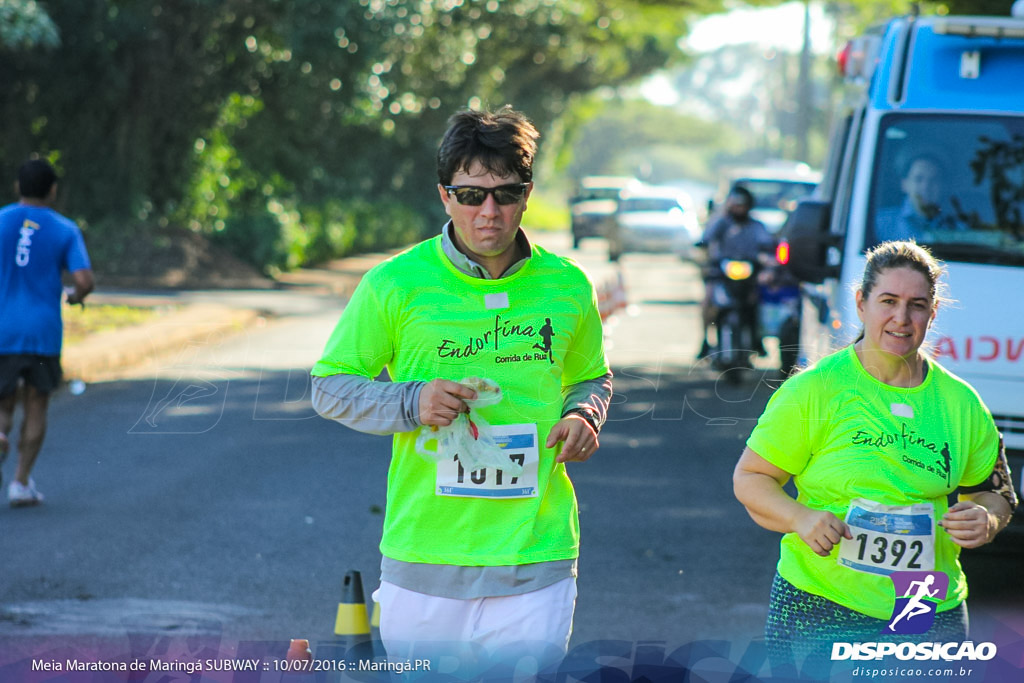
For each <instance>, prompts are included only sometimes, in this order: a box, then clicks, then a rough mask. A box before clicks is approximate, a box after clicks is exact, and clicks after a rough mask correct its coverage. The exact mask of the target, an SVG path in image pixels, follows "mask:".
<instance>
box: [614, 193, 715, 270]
mask: <svg viewBox="0 0 1024 683" xmlns="http://www.w3.org/2000/svg"><path fill="white" fill-rule="evenodd" d="M700 238H701V228H700V221H699V220H698V218H697V211H696V209H695V207H694V205H693V200H692V199H691V198H690V195H688V194H687V193H685V192H683V191H681V190H679V189H676V188H672V187H658V186H649V185H648V186H644V187H638V188H631V189H629V190H625V191H623V192H622V193H621V195H620V196H619V208H618V209H617V210H616V212H615V217H614V220H613V221H612V224H611V228H610V231H609V234H608V260H609V261H617V260H619V257H620V256H622V254H624V253H626V252H653V253H667V254H676V255H677V256H679V257H681V258H684V259H692V258H693V256H694V245H695V244H696V243H697V242H699V241H700Z"/></svg>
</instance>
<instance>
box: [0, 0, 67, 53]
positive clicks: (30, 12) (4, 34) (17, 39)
mask: <svg viewBox="0 0 1024 683" xmlns="http://www.w3.org/2000/svg"><path fill="white" fill-rule="evenodd" d="M58 43H60V35H59V34H58V33H57V27H56V26H54V24H53V21H52V20H51V19H50V15H48V14H47V13H46V11H45V10H44V9H43V8H42V7H40V6H39V5H38V4H37V3H36V2H34V1H33V0H0V51H15V50H28V49H30V48H34V47H51V48H52V47H56V46H57V44H58Z"/></svg>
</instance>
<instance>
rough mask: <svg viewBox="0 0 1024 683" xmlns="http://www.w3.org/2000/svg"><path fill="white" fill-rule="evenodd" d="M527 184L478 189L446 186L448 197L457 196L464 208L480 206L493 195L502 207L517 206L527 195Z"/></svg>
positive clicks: (473, 186)
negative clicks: (488, 196)
mask: <svg viewBox="0 0 1024 683" xmlns="http://www.w3.org/2000/svg"><path fill="white" fill-rule="evenodd" d="M526 185H527V183H512V184H511V185H498V186H497V187H477V186H476V185H445V186H444V189H445V190H447V192H448V196H449V197H450V196H452V195H455V200H456V201H458V202H459V204H462V205H464V206H480V205H481V204H483V203H484V202H485V201H486V200H487V195H489V194H493V195H494V201H496V202H498V203H499V204H502V205H508V204H515V203H516V202H518V201H519V200H520V199H522V198H523V196H524V195H525V194H526Z"/></svg>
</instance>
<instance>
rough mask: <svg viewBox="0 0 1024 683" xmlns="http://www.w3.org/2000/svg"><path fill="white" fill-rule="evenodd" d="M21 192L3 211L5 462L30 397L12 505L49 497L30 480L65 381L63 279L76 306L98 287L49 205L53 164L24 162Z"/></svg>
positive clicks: (0, 338) (0, 304)
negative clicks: (17, 414) (19, 408)
mask: <svg viewBox="0 0 1024 683" xmlns="http://www.w3.org/2000/svg"><path fill="white" fill-rule="evenodd" d="M18 194H19V196H20V200H19V201H18V202H17V203H16V204H10V205H8V206H5V207H3V208H2V209H0V464H2V463H3V461H4V459H5V458H6V457H7V451H8V449H9V448H10V442H9V439H8V437H7V435H8V434H9V433H10V431H11V426H12V425H13V423H14V408H15V404H16V403H17V399H18V395H19V393H22V392H19V389H22V390H23V393H22V395H23V397H24V398H23V417H22V423H21V432H20V438H19V439H18V466H17V469H16V471H15V474H14V480H13V481H12V482H11V483H10V485H9V486H8V487H7V497H8V499H9V500H10V503H11V506H12V507H21V506H26V505H36V504H38V503H40V502H42V500H43V496H42V494H41V493H39V492H38V491H37V490H36V487H35V482H34V481H33V480H32V479H31V477H30V476H29V475H30V473H31V472H32V466H33V465H34V464H35V461H36V457H37V456H38V455H39V449H40V448H41V447H42V445H43V439H44V437H45V436H46V411H47V408H48V406H49V402H50V394H51V393H52V392H53V390H54V389H56V388H57V387H58V386H59V385H60V381H61V367H60V351H61V342H62V340H63V333H64V329H63V324H62V321H61V298H62V295H63V294H65V290H64V289H63V285H62V282H61V274H62V273H63V272H64V271H68V272H69V273H70V276H71V282H72V285H73V286H72V287H69V288H68V290H67V291H66V295H67V301H68V303H70V304H78V303H82V301H84V300H85V297H86V296H87V295H88V294H89V292H91V291H92V289H93V276H92V270H91V265H90V263H89V254H88V253H87V252H86V249H85V242H84V240H83V239H82V232H81V231H80V230H79V229H78V226H77V225H75V223H74V222H73V221H70V220H68V219H67V218H65V217H64V216H62V215H60V214H59V213H57V212H56V211H54V210H53V209H52V208H51V205H52V204H53V201H54V199H55V198H56V196H57V174H56V173H55V172H54V170H53V167H52V166H50V164H48V163H47V162H45V161H42V160H39V159H33V160H30V161H27V162H25V163H24V164H22V166H21V168H20V169H19V171H18Z"/></svg>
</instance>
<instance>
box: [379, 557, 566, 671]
mask: <svg viewBox="0 0 1024 683" xmlns="http://www.w3.org/2000/svg"><path fill="white" fill-rule="evenodd" d="M373 599H374V600H375V601H376V602H377V603H378V604H379V605H380V638H381V641H382V642H383V643H384V648H385V649H386V650H387V653H388V657H389V658H396V657H397V658H399V659H413V657H414V655H417V654H418V655H422V654H424V652H425V650H426V649H429V647H430V645H431V644H436V645H439V646H442V647H450V646H453V645H454V644H466V643H470V644H473V645H477V646H481V647H483V648H485V649H486V650H487V651H488V652H490V653H493V652H496V651H498V650H505V649H508V648H512V649H525V650H530V651H533V652H534V653H544V654H545V655H546V657H545V658H549V657H550V656H554V655H557V656H558V657H559V658H560V657H562V656H564V655H565V653H566V650H567V648H568V646H569V637H570V636H571V635H572V615H573V611H574V610H575V608H576V579H575V578H573V577H570V578H567V579H563V580H561V581H559V582H557V583H554V584H552V585H550V586H547V587H546V588H541V589H540V590H536V591H532V592H530V593H523V594H522V595H508V596H501V597H493V598H474V599H471V600H456V599H453V598H439V597H435V596H433V595H425V594H423V593H417V592H415V591H411V590H406V589H405V588H400V587H398V586H396V585H394V584H393V583H388V582H387V581H381V584H380V588H378V589H377V590H376V591H375V592H374V594H373Z"/></svg>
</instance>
